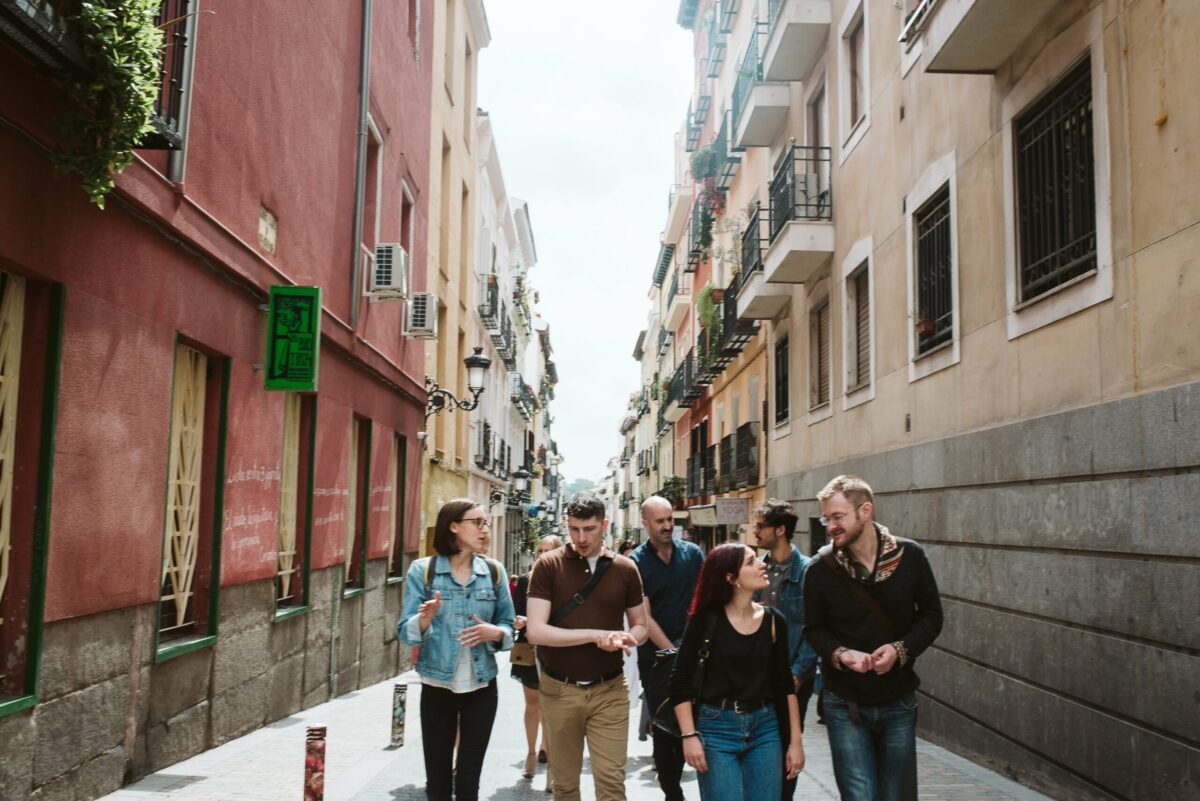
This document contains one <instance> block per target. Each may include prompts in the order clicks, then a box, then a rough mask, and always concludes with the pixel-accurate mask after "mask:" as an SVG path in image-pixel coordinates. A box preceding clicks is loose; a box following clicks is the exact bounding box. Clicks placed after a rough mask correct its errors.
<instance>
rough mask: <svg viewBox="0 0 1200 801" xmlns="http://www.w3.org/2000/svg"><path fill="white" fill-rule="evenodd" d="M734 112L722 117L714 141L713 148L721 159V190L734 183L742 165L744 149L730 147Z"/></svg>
mask: <svg viewBox="0 0 1200 801" xmlns="http://www.w3.org/2000/svg"><path fill="white" fill-rule="evenodd" d="M732 120H733V112H732V111H726V112H725V114H724V115H723V116H722V117H721V129H720V130H719V131H718V132H717V138H716V139H715V140H714V141H713V147H714V149H715V150H716V151H717V154H718V156H719V157H720V167H719V168H718V172H717V186H718V187H720V188H721V189H728V188H729V185H730V184H731V183H733V178H734V176H735V175H737V171H738V167H739V166H740V165H741V163H742V155H741V154H742V151H743V149H742V148H735V147H730V137H731V136H732V129H733V122H732Z"/></svg>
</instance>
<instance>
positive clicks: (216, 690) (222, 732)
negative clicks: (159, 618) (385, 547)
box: [0, 560, 411, 801]
mask: <svg viewBox="0 0 1200 801" xmlns="http://www.w3.org/2000/svg"><path fill="white" fill-rule="evenodd" d="M366 575H367V586H368V589H367V590H366V591H365V592H363V593H362V594H360V595H358V596H356V597H353V598H347V599H344V600H343V599H342V598H341V590H340V582H341V567H340V566H335V567H333V568H329V569H326V570H319V571H314V572H313V573H312V576H311V591H310V606H309V611H308V613H307V614H304V615H299V616H297V617H293V618H289V619H287V620H281V621H278V622H276V621H275V619H274V618H275V607H274V595H273V589H272V583H271V582H270V581H262V582H255V583H252V584H244V585H237V586H230V587H222V588H221V596H220V618H219V623H218V638H217V642H216V644H215V645H214V646H212V647H209V648H204V649H201V650H199V651H195V652H193V653H189V654H184V655H182V656H178V657H175V658H173V659H169V660H167V661H165V662H162V663H160V664H155V663H154V654H153V649H154V625H155V607H154V606H152V605H151V606H144V607H138V608H132V609H120V610H115V611H111V612H104V613H101V614H97V615H91V616H88V617H84V618H78V619H74V620H64V621H60V622H57V623H52V624H50V625H48V626H47V627H46V630H45V644H44V648H43V654H42V669H41V696H40V699H39V702H38V704H37V705H36V706H34V707H33V708H32V709H30V710H27V711H25V712H20V713H16V714H13V715H8V716H6V717H3V718H0V743H3V744H4V746H3V748H0V801H18V799H19V800H20V801H25V799H33V800H34V801H51V800H52V799H53V801H59V800H60V799H62V800H66V799H72V800H74V799H93V798H96V797H98V796H101V795H104V794H106V793H109V792H112V791H113V790H116V789H118V788H119V787H121V785H122V784H124V783H127V782H129V781H131V780H134V779H136V778H139V777H141V776H143V775H145V774H147V773H151V772H154V771H156V770H160V769H162V768H165V767H167V766H169V765H172V764H174V763H176V762H178V761H180V760H182V759H186V758H187V757H190V756H193V755H195V754H197V753H200V752H201V751H204V750H205V749H208V748H212V747H214V746H216V745H220V744H221V743H223V742H226V741H228V740H230V739H233V738H235V737H239V736H241V735H243V734H246V733H247V732H250V731H253V730H254V729H256V728H259V727H260V726H263V725H265V724H267V723H271V722H272V721H275V720H278V719H280V718H283V717H287V716H288V715H290V714H292V713H294V712H297V711H299V710H301V709H305V708H308V707H310V706H313V705H315V704H319V703H322V702H324V701H327V700H329V698H330V697H331V693H332V689H331V687H332V683H331V680H330V678H331V674H332V675H336V686H337V694H342V693H346V692H350V691H352V690H356V689H359V688H360V687H364V686H367V685H370V684H374V683H377V682H379V681H383V680H385V679H387V678H388V677H390V676H395V675H397V674H398V673H400V672H402V671H404V670H407V669H408V668H409V667H410V656H411V654H410V652H409V649H407V648H401V647H400V646H399V643H398V641H397V640H396V632H395V625H396V620H397V619H398V617H399V613H400V604H401V596H402V590H403V585H401V584H387V583H386V581H385V578H386V565H385V563H384V562H383V561H382V560H377V561H373V562H369V563H368V564H367V574H366ZM335 587H336V588H337V592H336V593H335ZM335 599H336V600H335ZM335 603H336V604H337V612H338V614H337V615H336V616H335V615H334V614H333V612H334V604H335ZM335 618H336V620H337V623H336V625H337V635H338V639H337V661H336V663H335V662H333V661H331V648H330V644H331V642H332V641H333V638H332V636H331V635H332V634H333V631H334V625H335V624H334V620H335ZM335 665H336V670H332V668H333V667H334V666H335Z"/></svg>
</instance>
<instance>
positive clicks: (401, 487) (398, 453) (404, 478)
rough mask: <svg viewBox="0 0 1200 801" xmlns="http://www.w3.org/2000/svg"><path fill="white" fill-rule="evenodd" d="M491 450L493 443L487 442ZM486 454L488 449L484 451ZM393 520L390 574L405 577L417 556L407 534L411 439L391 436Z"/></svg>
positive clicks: (413, 544) (390, 542) (389, 558)
mask: <svg viewBox="0 0 1200 801" xmlns="http://www.w3.org/2000/svg"><path fill="white" fill-rule="evenodd" d="M488 449H489V451H490V449H491V445H490V444H489V445H488ZM485 453H486V452H485ZM391 475H392V522H391V528H390V532H389V536H388V575H389V576H393V577H398V576H403V575H404V574H405V573H406V572H407V570H408V566H409V564H411V563H412V560H413V559H415V558H416V551H417V546H416V543H415V542H413V543H410V542H409V537H408V526H407V525H406V521H407V520H408V497H407V495H406V488H407V487H408V438H407V437H404V436H402V435H400V434H395V435H393V437H392V468H391Z"/></svg>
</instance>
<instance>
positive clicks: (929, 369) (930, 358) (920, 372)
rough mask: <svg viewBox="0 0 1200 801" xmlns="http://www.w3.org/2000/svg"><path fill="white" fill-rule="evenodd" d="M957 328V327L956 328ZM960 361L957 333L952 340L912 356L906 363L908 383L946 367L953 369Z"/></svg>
mask: <svg viewBox="0 0 1200 801" xmlns="http://www.w3.org/2000/svg"><path fill="white" fill-rule="evenodd" d="M956 328H957V326H956ZM960 359H961V356H960V351H959V346H958V336H957V332H956V334H955V335H954V336H953V338H952V339H949V340H947V341H945V342H943V343H942V344H940V345H938V346H937V347H936V348H931V349H930V350H927V351H925V352H924V353H922V354H920V355H919V356H913V357H912V361H910V362H909V363H908V383H910V384H911V383H913V382H914V381H920V380H921V379H922V378H925V377H926V376H930V375H933V374H934V373H937V372H940V371H942V370H945V369H946V368H947V367H953V366H954V365H956V364H958V363H959V361H960Z"/></svg>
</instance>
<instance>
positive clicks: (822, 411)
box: [808, 401, 833, 426]
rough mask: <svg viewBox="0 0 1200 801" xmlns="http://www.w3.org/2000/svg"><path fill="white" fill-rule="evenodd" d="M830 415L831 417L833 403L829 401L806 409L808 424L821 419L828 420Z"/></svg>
mask: <svg viewBox="0 0 1200 801" xmlns="http://www.w3.org/2000/svg"><path fill="white" fill-rule="evenodd" d="M830 417H833V404H832V403H830V402H829V401H826V402H825V403H822V404H821V405H820V406H814V407H813V408H811V409H809V410H808V424H809V425H810V426H811V425H814V424H816V423H819V422H821V421H822V420H828V419H829V418H830Z"/></svg>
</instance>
